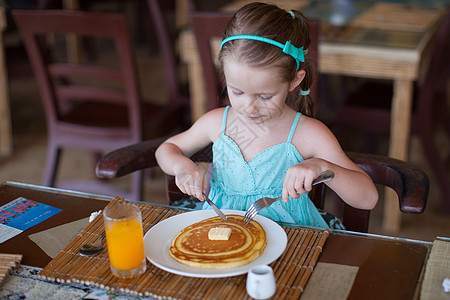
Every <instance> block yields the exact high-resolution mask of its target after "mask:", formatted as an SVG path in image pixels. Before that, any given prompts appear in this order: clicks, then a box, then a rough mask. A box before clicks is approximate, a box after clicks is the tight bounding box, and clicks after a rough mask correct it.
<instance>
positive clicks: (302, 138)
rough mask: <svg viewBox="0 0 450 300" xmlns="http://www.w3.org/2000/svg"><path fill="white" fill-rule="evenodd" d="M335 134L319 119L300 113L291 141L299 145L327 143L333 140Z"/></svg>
mask: <svg viewBox="0 0 450 300" xmlns="http://www.w3.org/2000/svg"><path fill="white" fill-rule="evenodd" d="M334 140H335V136H334V134H333V133H332V132H331V130H330V129H329V128H328V127H327V126H326V125H325V124H324V123H322V122H321V121H320V120H318V119H315V118H312V117H308V116H305V115H303V114H302V115H301V117H300V120H299V122H298V125H297V128H296V130H295V132H294V136H293V139H292V143H293V144H294V145H296V146H297V145H298V146H300V147H307V146H312V145H314V147H316V146H317V145H327V144H329V143H330V142H334Z"/></svg>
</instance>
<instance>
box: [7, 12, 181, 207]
mask: <svg viewBox="0 0 450 300" xmlns="http://www.w3.org/2000/svg"><path fill="white" fill-rule="evenodd" d="M13 16H14V20H15V22H16V24H17V26H18V29H19V32H20V35H21V38H22V39H23V41H24V44H25V46H26V49H27V53H28V56H29V59H30V61H31V63H32V67H33V70H34V74H35V76H36V80H37V83H38V85H39V88H40V91H41V98H42V101H43V104H44V108H45V114H46V121H47V131H48V149H47V162H46V169H45V173H44V177H43V181H42V184H43V185H46V186H55V185H56V177H57V169H58V165H59V161H60V156H61V152H62V150H63V149H67V148H78V149H84V150H89V151H91V152H93V153H94V154H95V155H96V156H97V158H98V156H99V155H101V154H102V153H105V152H109V151H111V150H113V149H117V148H120V147H125V146H127V145H130V144H134V143H138V142H140V141H142V140H143V138H144V137H145V138H155V137H158V136H162V135H166V134H173V133H175V132H176V131H177V130H179V129H178V127H180V126H181V125H180V120H182V117H181V113H182V112H181V108H180V106H179V105H178V103H173V102H169V103H167V104H166V105H164V106H160V105H154V104H151V103H150V102H144V101H141V100H142V99H141V97H140V91H139V85H138V78H137V71H136V66H135V61H134V54H133V49H132V46H131V43H130V37H129V32H128V27H127V24H126V21H125V18H124V16H123V15H121V14H115V13H108V14H104V13H90V12H74V11H61V10H33V11H25V10H15V11H13ZM68 33H70V34H76V35H78V36H80V37H86V36H87V37H89V38H91V39H94V38H95V42H96V44H95V45H96V49H99V50H100V51H101V54H100V55H99V56H98V58H100V61H98V62H94V61H82V62H80V63H78V64H74V63H71V62H70V61H68V60H67V59H66V57H67V54H66V53H64V50H65V49H66V47H65V46H64V44H62V45H61V43H63V42H64V41H65V36H66V35H67V34H68ZM48 34H50V35H51V36H52V39H51V40H52V41H53V42H52V43H48V42H47V41H48V40H49V39H48V38H46V36H47V35H48ZM92 41H94V40H92ZM92 50H93V49H90V50H89V51H92ZM86 177H88V176H86ZM94 178H95V177H94ZM94 181H95V182H94ZM142 185H143V178H142V172H136V173H135V174H132V175H131V188H130V189H129V192H125V191H122V190H118V189H115V188H112V187H111V186H110V185H105V184H104V182H101V183H99V182H98V180H89V181H86V182H79V181H77V182H73V183H71V184H70V185H68V186H67V187H70V188H76V189H80V190H82V191H91V192H92V191H94V192H101V193H104V194H112V195H121V196H122V197H127V198H131V199H135V200H139V199H141V194H142ZM58 186H61V184H58ZM64 187H66V185H64Z"/></svg>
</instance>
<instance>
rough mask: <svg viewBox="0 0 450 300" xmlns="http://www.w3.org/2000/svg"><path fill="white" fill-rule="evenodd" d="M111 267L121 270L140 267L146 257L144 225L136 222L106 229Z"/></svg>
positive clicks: (110, 226) (119, 224)
mask: <svg viewBox="0 0 450 300" xmlns="http://www.w3.org/2000/svg"><path fill="white" fill-rule="evenodd" d="M106 242H107V245H108V254H109V260H110V263H111V266H113V267H114V268H116V269H119V270H130V269H134V268H137V267H139V266H140V265H141V264H142V261H143V260H144V259H145V256H144V240H143V231H142V225H141V223H140V222H137V221H135V220H126V221H122V222H115V223H112V224H110V225H109V226H107V227H106Z"/></svg>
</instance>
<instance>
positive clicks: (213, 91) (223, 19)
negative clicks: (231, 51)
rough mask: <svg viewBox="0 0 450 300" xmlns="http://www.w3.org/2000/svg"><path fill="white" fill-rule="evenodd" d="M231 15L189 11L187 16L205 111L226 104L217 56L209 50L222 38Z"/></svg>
mask: <svg viewBox="0 0 450 300" xmlns="http://www.w3.org/2000/svg"><path fill="white" fill-rule="evenodd" d="M232 15H233V14H232V13H224V12H212V11H197V10H194V11H191V12H190V15H189V20H190V24H191V28H192V30H193V32H194V35H195V39H196V41H197V49H198V54H199V56H200V61H201V65H202V71H203V82H204V84H205V92H206V93H205V95H206V105H207V107H206V109H207V110H211V109H214V108H217V107H221V106H225V105H227V103H228V98H227V95H226V92H225V84H224V79H223V75H222V73H221V72H220V70H218V69H217V67H216V61H217V55H214V54H215V53H213V51H212V49H211V42H212V41H213V40H214V39H222V38H223V34H224V31H225V27H226V25H227V23H228V21H229V20H230V18H231V17H232Z"/></svg>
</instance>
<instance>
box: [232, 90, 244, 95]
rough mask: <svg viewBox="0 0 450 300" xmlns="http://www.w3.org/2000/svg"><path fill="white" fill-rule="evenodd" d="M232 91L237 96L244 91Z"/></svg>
mask: <svg viewBox="0 0 450 300" xmlns="http://www.w3.org/2000/svg"><path fill="white" fill-rule="evenodd" d="M231 93H232V94H233V95H235V96H240V95H242V94H243V93H242V92H236V91H231Z"/></svg>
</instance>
